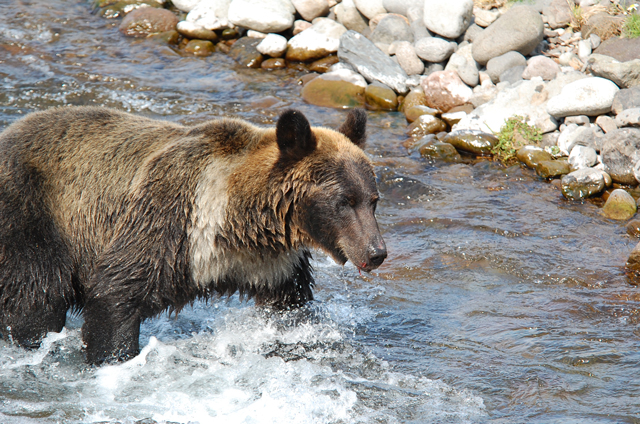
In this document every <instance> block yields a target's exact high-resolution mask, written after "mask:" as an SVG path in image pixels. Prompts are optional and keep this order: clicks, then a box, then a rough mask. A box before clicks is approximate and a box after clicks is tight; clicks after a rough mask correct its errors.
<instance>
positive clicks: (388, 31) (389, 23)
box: [369, 14, 413, 44]
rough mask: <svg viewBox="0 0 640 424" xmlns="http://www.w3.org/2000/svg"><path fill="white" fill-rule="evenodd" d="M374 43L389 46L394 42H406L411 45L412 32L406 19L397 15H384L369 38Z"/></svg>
mask: <svg viewBox="0 0 640 424" xmlns="http://www.w3.org/2000/svg"><path fill="white" fill-rule="evenodd" d="M369 39H370V40H371V41H373V42H374V43H384V44H391V43H393V42H394V41H408V42H410V43H413V31H411V27H410V26H409V21H408V20H407V18H405V17H403V16H399V15H393V14H386V15H384V17H383V18H382V19H381V20H380V21H379V22H378V25H376V28H375V29H374V30H373V31H372V32H371V36H370V37H369Z"/></svg>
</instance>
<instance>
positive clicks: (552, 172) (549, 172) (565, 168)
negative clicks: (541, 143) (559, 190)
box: [536, 160, 571, 178]
mask: <svg viewBox="0 0 640 424" xmlns="http://www.w3.org/2000/svg"><path fill="white" fill-rule="evenodd" d="M569 172H571V165H569V162H566V161H563V160H543V161H540V162H539V163H538V164H537V165H536V174H538V176H539V177H540V178H555V177H559V176H561V175H566V174H568V173H569Z"/></svg>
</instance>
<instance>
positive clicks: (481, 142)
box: [442, 130, 498, 156]
mask: <svg viewBox="0 0 640 424" xmlns="http://www.w3.org/2000/svg"><path fill="white" fill-rule="evenodd" d="M442 141H444V142H445V143H450V144H451V145H453V147H455V148H456V149H458V150H462V151H465V152H469V153H473V154H476V155H487V156H488V155H491V151H492V150H493V148H494V147H495V146H496V144H498V138H497V137H496V136H495V135H493V134H489V133H485V132H482V131H473V130H462V131H452V132H450V133H449V134H447V135H446V136H445V137H444V138H443V139H442Z"/></svg>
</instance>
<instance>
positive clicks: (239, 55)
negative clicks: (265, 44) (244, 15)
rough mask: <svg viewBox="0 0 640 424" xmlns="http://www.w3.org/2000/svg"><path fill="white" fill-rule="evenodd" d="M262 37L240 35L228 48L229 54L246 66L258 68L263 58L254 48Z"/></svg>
mask: <svg viewBox="0 0 640 424" xmlns="http://www.w3.org/2000/svg"><path fill="white" fill-rule="evenodd" d="M261 41H262V39H260V38H251V37H242V38H240V39H239V40H237V41H236V42H235V43H233V46H231V49H230V50H229V53H228V54H229V56H230V57H231V58H232V59H234V60H235V61H236V62H238V63H239V64H240V66H244V67H247V68H259V67H260V65H261V64H262V61H263V60H264V57H263V56H262V54H261V53H260V52H259V51H258V50H257V49H256V47H257V45H258V44H260V42H261Z"/></svg>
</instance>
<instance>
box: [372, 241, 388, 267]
mask: <svg viewBox="0 0 640 424" xmlns="http://www.w3.org/2000/svg"><path fill="white" fill-rule="evenodd" d="M386 258H387V247H386V246H385V245H384V242H383V243H381V244H379V245H378V246H375V247H374V246H372V248H371V249H370V255H369V263H370V264H371V266H373V267H374V268H377V267H379V266H380V265H382V262H384V260H385V259H386Z"/></svg>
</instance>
